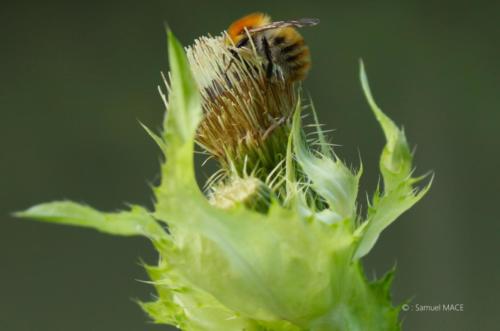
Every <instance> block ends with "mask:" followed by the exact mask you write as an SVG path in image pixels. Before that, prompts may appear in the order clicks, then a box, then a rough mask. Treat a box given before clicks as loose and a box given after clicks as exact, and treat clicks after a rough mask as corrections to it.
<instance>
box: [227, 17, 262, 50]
mask: <svg viewBox="0 0 500 331" xmlns="http://www.w3.org/2000/svg"><path fill="white" fill-rule="evenodd" d="M270 22H271V18H270V17H269V16H267V15H266V14H264V13H253V14H250V15H247V16H245V17H242V18H240V19H239V20H237V21H235V22H233V24H231V25H230V26H229V28H228V29H227V34H228V35H229V38H230V39H231V40H232V42H233V43H237V42H238V41H239V40H240V39H241V38H242V37H243V36H244V34H245V28H247V29H249V30H250V29H254V28H256V27H259V26H263V25H266V24H269V23H270Z"/></svg>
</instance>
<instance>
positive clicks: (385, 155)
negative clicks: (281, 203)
mask: <svg viewBox="0 0 500 331" xmlns="http://www.w3.org/2000/svg"><path fill="white" fill-rule="evenodd" d="M360 79H361V85H362V87H363V91H364V93H365V96H366V98H367V100H368V103H369V105H370V107H371V109H372V111H373V113H374V114H375V117H376V118H377V120H378V122H379V123H380V125H381V126H382V129H383V131H384V134H385V138H386V145H385V147H384V149H383V151H382V155H381V157H380V171H381V173H382V177H383V180H384V190H383V193H379V192H378V191H377V192H376V193H375V195H374V197H373V205H372V206H371V207H370V209H369V213H368V217H367V220H366V222H365V223H364V224H363V225H362V226H361V227H359V228H358V231H357V233H356V235H357V236H359V238H360V240H359V244H358V248H357V250H356V252H355V254H354V259H359V258H361V257H363V256H364V255H366V254H367V253H368V252H369V251H370V250H371V249H372V247H373V246H374V245H375V243H376V241H377V239H378V237H379V236H380V234H381V233H382V231H383V230H384V229H385V228H387V227H388V226H389V225H390V224H391V223H392V222H394V221H395V220H396V219H397V218H398V217H399V216H400V215H401V214H403V213H404V212H405V211H406V210H408V209H409V208H411V207H412V206H413V205H414V204H415V203H417V202H418V201H419V200H420V199H421V198H422V197H423V196H424V195H425V194H426V193H427V191H428V190H429V188H430V186H431V183H432V179H431V181H430V182H429V184H427V186H425V187H424V188H423V189H422V190H421V191H418V190H417V189H415V188H414V187H413V185H414V184H416V183H418V182H419V181H420V180H421V179H422V178H412V177H411V169H412V155H411V153H410V149H409V147H408V143H407V142H406V137H405V134H404V132H403V130H399V129H398V127H397V126H396V125H395V124H394V122H393V121H392V120H391V119H390V118H389V117H387V115H385V114H384V113H383V112H382V110H381V109H380V108H379V107H378V106H377V104H376V103H375V100H374V99H373V96H372V94H371V91H370V87H369V85H368V79H367V77H366V73H365V69H364V65H363V62H361V67H360Z"/></svg>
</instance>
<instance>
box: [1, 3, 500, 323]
mask: <svg viewBox="0 0 500 331" xmlns="http://www.w3.org/2000/svg"><path fill="white" fill-rule="evenodd" d="M257 10H258V11H265V12H268V13H269V14H271V15H272V16H273V17H274V18H276V19H287V18H295V17H305V16H309V17H318V18H320V19H321V24H320V25H319V26H318V27H315V28H310V29H304V30H303V34H304V36H305V38H306V40H307V42H308V43H309V45H310V47H311V51H312V56H313V69H312V71H311V73H310V76H309V78H308V80H307V81H306V82H305V90H306V91H307V92H310V93H311V94H312V96H313V98H314V101H315V104H316V106H317V109H318V110H319V113H320V117H321V120H322V122H324V123H325V124H326V125H327V127H328V128H334V129H336V131H335V132H334V133H333V138H334V139H333V140H334V142H335V143H337V144H340V145H342V146H341V147H339V148H337V152H338V154H339V155H340V156H341V157H342V158H344V159H346V160H347V161H348V162H349V163H351V164H354V165H357V164H358V155H359V154H360V155H361V157H362V161H363V165H364V169H365V174H364V177H363V178H364V179H363V187H362V191H361V192H362V193H361V194H360V199H361V200H363V201H364V192H367V191H368V192H372V190H373V189H374V187H375V185H376V183H377V181H378V178H379V177H378V171H377V160H378V156H379V153H380V151H381V148H382V146H383V136H382V133H381V130H380V128H379V127H378V125H377V123H376V121H375V119H374V118H373V116H372V114H371V113H370V110H369V108H368V106H367V104H366V102H365V100H364V99H363V96H362V93H361V89H360V85H359V82H358V59H359V58H360V57H362V58H363V59H364V61H365V64H366V66H367V71H368V75H369V78H370V81H371V84H372V89H373V92H374V94H375V97H376V99H377V100H378V103H379V104H380V106H381V107H382V108H383V109H384V110H385V111H386V112H387V113H388V114H389V115H390V116H391V117H392V118H393V119H394V120H395V121H396V122H397V123H398V124H402V125H404V127H405V129H406V133H407V136H408V139H409V141H410V143H411V144H412V145H413V146H418V148H417V150H416V165H417V167H418V169H417V173H420V174H421V173H424V172H426V171H428V170H433V171H434V172H435V175H436V178H435V183H434V185H433V187H432V189H431V191H430V193H429V194H428V195H427V196H426V197H425V198H424V199H423V200H422V201H421V202H420V203H419V204H418V205H417V206H416V207H415V208H413V209H412V210H411V211H410V212H408V213H406V214H404V215H403V217H401V219H400V220H399V221H398V222H396V223H395V224H394V225H393V226H391V227H390V229H389V230H388V231H386V232H385V233H384V234H383V236H382V237H381V240H380V241H379V243H378V244H377V246H376V248H375V250H374V251H373V252H372V253H371V254H370V255H369V256H368V258H367V259H366V260H365V262H366V270H367V273H368V274H370V275H373V274H376V275H381V274H383V273H384V272H385V271H386V270H387V269H389V268H390V267H391V266H392V265H394V263H396V262H397V266H398V271H397V274H396V279H395V283H394V288H393V293H394V300H395V302H402V301H403V300H405V299H407V298H410V297H413V303H418V304H423V305H431V304H441V303H445V304H448V303H450V304H455V303H461V304H464V310H465V311H464V312H454V313H451V312H448V313H446V312H426V313H424V312H407V313H403V314H402V316H403V318H404V330H493V329H497V326H498V323H499V322H500V319H499V317H498V308H499V307H498V304H497V301H496V300H497V298H498V293H499V292H498V291H499V286H498V275H499V268H498V267H499V265H498V242H499V238H498V233H499V227H498V221H499V220H498V212H496V209H497V208H498V199H499V187H500V181H499V177H500V176H499V171H500V153H499V148H500V147H499V143H500V139H499V138H500V134H499V130H500V65H499V60H500V42H499V33H500V28H499V21H500V3H499V2H498V1H496V2H495V1H475V2H466V1H440V2H431V1H376V2H375V1H372V2H368V1H366V2H364V3H362V2H347V1H345V2H341V1H337V2H333V1H330V2H326V1H324V2H316V3H313V2H312V1H273V2H271V1H257V0H254V1H245V2H243V1H217V2H215V1H202V0H199V1H191V0H183V1H177V2H173V1H170V0H163V1H147V2H139V1H124V0H122V1H106V2H103V1H93V0H90V1H83V2H60V3H59V2H52V1H44V2H40V1H15V2H14V1H10V2H8V3H7V2H4V3H3V5H2V9H1V11H0V22H1V23H0V24H1V26H2V28H1V30H0V37H1V39H0V40H1V46H0V47H1V52H0V59H1V61H0V65H1V67H2V69H1V76H0V110H1V115H2V116H1V120H0V126H1V128H0V138H1V139H0V144H1V146H0V149H1V151H2V152H1V162H0V187H1V190H0V215H1V216H0V221H1V223H0V224H1V230H0V231H1V232H0V235H1V237H0V261H1V263H0V330H6V331H11V330H12V331H25V330H30V331H31V330H43V331H45V330H47V331H57V330H65V331H66V330H72V331H79V330H82V331H88V330H93V331H109V330H121V331H128V330H170V329H169V328H168V327H164V326H156V325H153V324H151V323H148V322H147V321H148V318H147V317H146V316H145V315H144V314H143V313H142V311H141V310H140V309H139V307H137V306H136V304H135V303H134V302H133V300H134V299H136V298H139V299H144V300H147V299H149V298H151V295H152V292H153V289H152V287H150V286H149V285H147V284H144V283H141V282H139V281H138V280H145V279H147V277H146V275H145V273H144V271H143V270H142V268H141V266H140V265H139V261H140V259H144V260H145V261H148V262H150V263H153V262H154V261H155V259H156V257H155V254H154V251H153V249H152V247H151V246H150V245H149V243H148V242H147V241H146V240H144V239H141V238H117V237H111V236H106V235H103V234H99V233H97V232H94V231H91V230H83V229H80V228H72V227H62V226H55V225H49V224H42V223H37V222H30V221H26V220H16V219H13V218H11V217H10V216H9V213H10V212H12V211H15V210H20V209H24V208H26V207H28V206H30V205H32V204H35V203H38V202H43V201H50V200H54V199H65V198H68V199H72V200H76V201H80V202H86V203H88V204H91V205H93V206H96V207H98V208H100V209H103V210H115V209H118V208H122V207H124V203H126V202H134V203H140V204H144V205H147V206H151V200H152V194H151V191H150V189H149V188H148V183H155V182H157V180H158V170H159V160H160V156H159V151H158V150H157V149H156V147H155V145H154V144H153V143H152V142H151V141H150V139H149V138H148V137H147V135H146V134H145V132H144V131H143V130H142V128H141V127H140V126H139V124H138V120H140V121H142V122H144V123H146V124H147V125H148V126H150V127H153V128H158V127H159V126H160V123H161V119H162V116H163V114H162V113H163V106H162V103H161V101H160V98H159V96H158V95H157V91H156V85H157V84H159V83H160V75H159V73H160V70H167V69H168V64H167V59H166V41H165V32H164V27H163V24H164V21H168V24H169V25H170V26H171V28H172V29H173V30H174V32H175V33H176V35H177V36H178V37H179V39H180V40H181V41H182V42H183V43H184V44H189V43H191V42H192V41H193V39H194V38H196V37H197V36H199V35H202V34H205V33H212V34H217V33H219V32H220V31H221V30H223V29H225V28H226V27H227V25H228V24H229V23H230V22H231V21H232V20H234V19H236V18H238V17H240V16H242V15H244V14H247V13H249V12H252V11H257ZM201 171H204V172H206V173H207V175H208V172H209V171H208V169H202V170H201Z"/></svg>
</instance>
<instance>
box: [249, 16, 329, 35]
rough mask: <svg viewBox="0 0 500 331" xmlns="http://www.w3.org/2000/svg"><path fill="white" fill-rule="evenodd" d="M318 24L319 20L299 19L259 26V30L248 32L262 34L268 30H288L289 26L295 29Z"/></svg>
mask: <svg viewBox="0 0 500 331" xmlns="http://www.w3.org/2000/svg"><path fill="white" fill-rule="evenodd" d="M318 24H319V19H318V18H299V19H296V20H289V21H277V22H271V23H269V24H266V25H263V26H259V27H258V28H254V29H249V30H248V32H250V33H255V32H262V31H266V30H272V29H279V28H286V27H289V26H293V27H295V28H303V27H306V26H315V25H318Z"/></svg>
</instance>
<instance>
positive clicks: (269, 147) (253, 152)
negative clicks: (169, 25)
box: [187, 35, 298, 176]
mask: <svg viewBox="0 0 500 331" xmlns="http://www.w3.org/2000/svg"><path fill="white" fill-rule="evenodd" d="M227 40H228V38H227V36H226V35H221V36H218V37H201V38H199V39H197V40H196V41H195V42H194V44H193V45H192V46H190V47H188V48H187V58H188V61H189V64H190V67H191V70H192V72H193V76H194V79H195V81H196V83H197V84H198V87H199V90H200V94H201V97H202V107H203V118H202V120H201V123H200V125H199V127H198V132H197V138H196V140H197V142H198V143H199V144H200V145H201V146H202V147H203V148H204V149H205V150H206V151H208V153H209V154H211V155H212V156H213V157H215V158H216V159H217V160H218V161H219V163H220V164H221V165H222V167H223V168H225V169H232V170H235V171H236V173H237V174H240V175H242V174H243V173H242V172H243V169H244V168H245V167H247V168H251V169H259V170H258V171H257V172H256V173H255V174H256V175H257V176H258V175H259V174H260V175H265V174H266V173H269V172H270V171H271V170H272V169H273V168H275V167H276V166H277V165H278V164H279V163H280V162H281V161H282V160H283V159H284V157H285V154H286V143H287V140H288V136H289V133H290V122H291V121H290V119H291V116H292V114H293V110H294V108H295V105H296V103H297V99H298V94H297V89H296V86H295V84H294V83H292V82H289V81H287V80H285V79H284V78H283V76H280V75H277V76H273V77H272V78H268V77H267V76H266V71H265V69H264V67H263V63H262V59H261V57H260V56H259V55H258V54H257V53H256V51H255V49H252V48H251V47H250V48H245V49H237V48H235V47H233V46H228V45H227Z"/></svg>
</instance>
